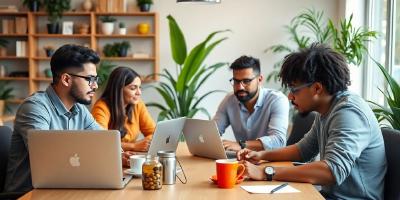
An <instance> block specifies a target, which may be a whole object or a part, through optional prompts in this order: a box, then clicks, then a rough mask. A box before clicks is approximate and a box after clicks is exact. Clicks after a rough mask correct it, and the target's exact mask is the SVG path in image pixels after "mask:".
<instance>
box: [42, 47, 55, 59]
mask: <svg viewBox="0 0 400 200" xmlns="http://www.w3.org/2000/svg"><path fill="white" fill-rule="evenodd" d="M43 49H44V51H45V52H46V56H47V57H51V56H53V54H54V47H52V46H44V47H43Z"/></svg>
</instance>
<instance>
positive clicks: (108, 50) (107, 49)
mask: <svg viewBox="0 0 400 200" xmlns="http://www.w3.org/2000/svg"><path fill="white" fill-rule="evenodd" d="M118 51H119V48H117V46H116V45H115V43H114V44H106V45H104V47H103V54H104V56H106V57H117V56H118Z"/></svg>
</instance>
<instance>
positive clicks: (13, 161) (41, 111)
mask: <svg viewBox="0 0 400 200" xmlns="http://www.w3.org/2000/svg"><path fill="white" fill-rule="evenodd" d="M29 129H40V130H82V129H102V128H101V127H100V126H99V125H98V124H97V123H96V121H95V120H94V118H93V117H92V115H91V114H90V112H89V111H88V109H87V108H86V107H85V106H84V105H81V104H78V103H77V104H75V105H74V106H73V107H72V108H71V110H70V111H69V110H67V109H66V108H65V106H64V104H63V103H62V102H61V100H60V98H59V97H58V95H57V94H56V93H55V91H54V89H53V87H52V86H49V87H48V88H47V89H46V91H45V92H36V93H35V94H33V95H32V96H30V97H28V98H27V99H25V101H24V102H23V103H22V104H21V106H20V107H19V109H18V111H17V115H16V118H15V122H14V132H13V135H12V138H11V149H10V155H9V159H8V166H7V176H6V182H5V191H8V192H17V191H18V192H23V191H29V190H31V189H32V181H31V171H30V165H29V154H28V142H27V131H28V130H29ZM49 151H51V149H49Z"/></svg>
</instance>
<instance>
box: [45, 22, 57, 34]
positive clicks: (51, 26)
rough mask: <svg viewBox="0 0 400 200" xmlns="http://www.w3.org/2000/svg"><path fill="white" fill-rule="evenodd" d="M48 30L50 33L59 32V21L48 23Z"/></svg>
mask: <svg viewBox="0 0 400 200" xmlns="http://www.w3.org/2000/svg"><path fill="white" fill-rule="evenodd" d="M47 32H48V33H49V34H57V33H59V25H58V23H55V24H47Z"/></svg>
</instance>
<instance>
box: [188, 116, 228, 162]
mask: <svg viewBox="0 0 400 200" xmlns="http://www.w3.org/2000/svg"><path fill="white" fill-rule="evenodd" d="M183 135H184V136H185V140H186V144H187V146H188V148H189V151H190V153H191V154H193V155H196V156H201V157H206V158H212V159H226V158H235V157H236V152H234V151H225V149H224V146H223V144H222V140H221V136H220V134H219V131H218V127H217V125H216V123H215V121H214V120H201V119H186V124H185V127H184V129H183Z"/></svg>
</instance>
